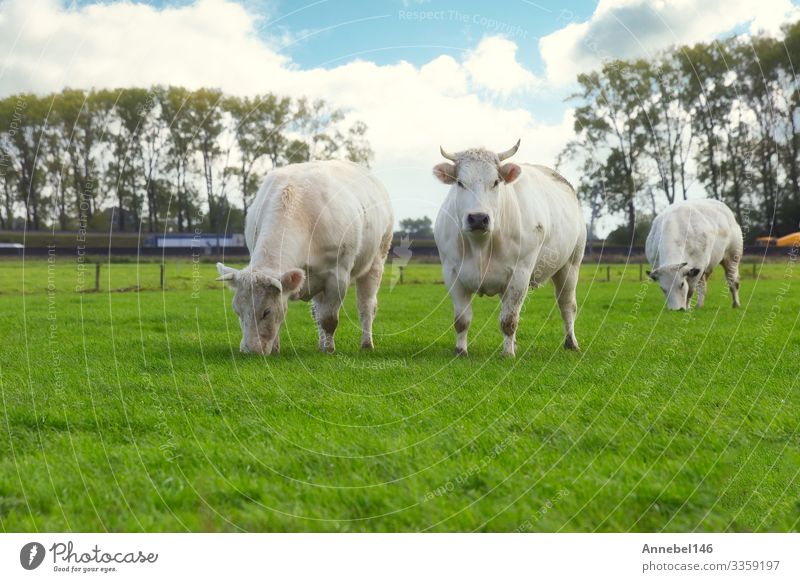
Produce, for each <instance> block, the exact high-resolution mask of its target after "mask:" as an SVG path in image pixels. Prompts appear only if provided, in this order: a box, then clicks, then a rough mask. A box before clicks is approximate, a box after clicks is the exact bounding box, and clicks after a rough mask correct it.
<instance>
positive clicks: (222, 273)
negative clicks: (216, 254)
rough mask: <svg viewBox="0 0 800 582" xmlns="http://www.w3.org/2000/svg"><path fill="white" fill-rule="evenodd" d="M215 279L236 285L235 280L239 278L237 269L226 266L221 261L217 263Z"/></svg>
mask: <svg viewBox="0 0 800 582" xmlns="http://www.w3.org/2000/svg"><path fill="white" fill-rule="evenodd" d="M217 273H219V277H217V281H227V282H228V285H230V286H231V287H233V286H235V285H236V280H237V279H238V278H239V271H238V270H236V269H234V268H233V267H226V266H225V265H223V264H222V263H217Z"/></svg>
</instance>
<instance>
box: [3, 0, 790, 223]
mask: <svg viewBox="0 0 800 582" xmlns="http://www.w3.org/2000/svg"><path fill="white" fill-rule="evenodd" d="M798 18H800V10H798V6H797V3H796V2H793V0H602V1H601V2H598V3H595V2H588V1H578V0H567V1H566V2H556V1H553V0H535V1H533V0H531V1H527V0H508V1H495V2H478V1H461V2H456V1H453V0H429V1H425V0H381V1H375V2H367V1H345V0H301V1H300V2H288V1H284V0H241V1H240V0H183V1H181V2H171V1H167V2H163V1H161V2H148V1H145V0H127V1H125V2H117V1H113V0H112V1H105V2H102V3H99V2H88V1H86V0H83V1H81V2H77V3H76V2H67V1H65V0H0V54H2V55H5V57H4V59H3V61H2V69H0V95H8V94H13V93H19V92H21V91H34V92H39V93H47V92H51V91H58V90H60V89H62V88H64V87H65V86H71V87H82V88H91V87H129V86H149V85H152V84H173V85H183V86H186V87H188V88H198V87H204V86H205V87H217V88H220V89H222V90H224V91H226V92H228V93H232V94H239V95H254V94H258V93H264V92H275V93H279V94H284V95H289V96H292V97H301V96H306V97H310V98H322V99H325V100H327V101H328V102H330V103H331V104H333V105H334V106H336V107H340V108H343V109H345V110H347V111H348V113H349V119H359V120H363V121H364V122H366V123H367V125H368V127H369V133H368V138H369V140H370V142H371V144H372V146H373V149H374V150H375V160H374V163H373V165H372V168H373V171H374V172H375V173H376V174H377V175H378V176H379V177H380V178H381V179H382V180H383V181H384V183H385V184H386V186H387V188H388V190H389V192H390V194H391V196H392V199H393V203H394V206H395V210H396V214H397V215H398V217H405V216H421V215H424V214H427V215H429V216H434V215H435V214H436V211H437V210H438V207H439V205H440V203H441V201H442V200H443V198H444V195H445V191H446V188H444V187H442V186H441V185H440V184H438V183H436V182H435V180H434V179H433V178H432V176H431V168H432V167H433V165H434V164H436V163H438V162H439V154H438V151H439V145H443V146H444V147H445V148H446V149H450V150H459V149H463V148H466V147H472V146H485V147H489V148H493V149H507V148H508V147H510V146H511V145H512V144H513V143H514V142H515V141H516V140H517V139H518V138H521V139H522V147H521V148H520V150H519V153H518V154H517V158H518V159H519V160H520V161H529V162H535V163H542V164H546V165H553V164H554V163H555V160H556V157H557V155H558V153H559V152H560V151H561V150H562V149H563V147H564V146H565V145H566V143H567V142H568V141H569V139H571V137H572V135H573V121H572V107H573V104H572V103H571V102H569V101H566V98H567V97H568V96H569V95H570V94H571V93H572V92H573V91H574V90H575V89H576V87H575V78H576V76H577V74H578V73H580V72H583V71H589V70H592V69H594V68H597V67H598V66H600V65H601V64H602V62H603V61H604V60H607V59H614V58H638V57H652V56H653V55H655V54H657V53H658V52H659V51H661V50H664V49H665V48H667V47H669V46H672V45H677V44H689V43H695V42H700V41H710V40H713V39H715V38H719V37H722V36H726V35H730V34H733V33H740V34H753V33H757V32H759V31H766V32H769V33H771V34H776V33H778V32H779V29H780V26H781V24H783V23H785V22H786V21H788V20H796V19H798ZM566 173H567V176H568V177H569V178H570V179H571V180H573V181H575V182H577V181H578V179H579V176H576V175H573V174H574V170H570V169H569V168H567V169H566ZM613 220H614V217H609V219H608V222H607V224H609V225H611V224H612V223H613Z"/></svg>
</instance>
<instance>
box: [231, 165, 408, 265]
mask: <svg viewBox="0 0 800 582" xmlns="http://www.w3.org/2000/svg"><path fill="white" fill-rule="evenodd" d="M392 222H393V216H392V210H391V203H390V201H389V195H388V193H387V192H386V190H385V188H384V187H383V186H382V185H381V184H380V182H378V181H377V180H376V179H375V178H373V177H372V176H371V175H370V174H369V172H368V171H367V170H366V169H365V168H362V167H361V166H358V165H356V164H353V163H350V162H343V161H338V160H330V161H316V162H306V163H301V164H292V165H289V166H284V167H281V168H277V169H275V170H273V171H271V172H270V173H269V175H268V176H267V178H266V179H265V181H264V183H263V184H262V186H261V188H260V189H259V192H258V194H257V196H256V199H255V201H254V202H253V205H252V207H251V210H250V212H248V215H247V221H246V225H245V239H246V241H247V245H248V248H249V249H250V252H251V254H252V255H255V254H258V253H259V252H263V251H264V249H265V248H266V247H269V246H273V247H274V246H275V245H281V244H286V243H287V241H288V242H290V243H291V244H287V245H286V246H287V248H288V247H294V248H296V249H297V250H295V251H294V252H295V254H304V255H305V256H306V257H311V258H312V259H313V260H318V261H322V262H324V261H326V260H333V261H336V260H337V259H338V258H341V257H342V255H345V256H346V258H348V260H349V259H352V261H353V263H354V265H355V267H357V268H358V267H360V265H361V263H366V262H367V261H369V260H371V258H372V256H373V255H374V249H375V248H377V247H378V246H379V244H380V242H381V241H382V239H383V238H384V237H385V233H386V232H387V231H388V232H389V233H391V228H392ZM287 237H288V238H287ZM289 250H290V249H289ZM297 258H299V257H297Z"/></svg>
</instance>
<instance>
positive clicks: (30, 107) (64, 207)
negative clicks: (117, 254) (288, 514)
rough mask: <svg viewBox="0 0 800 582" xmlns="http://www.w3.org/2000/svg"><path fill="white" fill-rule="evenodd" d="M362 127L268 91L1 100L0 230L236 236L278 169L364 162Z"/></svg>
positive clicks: (131, 91) (71, 92) (68, 94)
mask: <svg viewBox="0 0 800 582" xmlns="http://www.w3.org/2000/svg"><path fill="white" fill-rule="evenodd" d="M366 131H367V127H366V125H365V124H364V123H362V122H360V121H353V122H350V121H349V120H348V119H346V115H345V113H344V112H343V111H342V110H340V109H336V108H333V107H331V106H330V105H329V104H328V103H327V102H325V101H324V100H309V99H302V98H301V99H290V98H289V97H281V96H278V95H273V94H266V95H260V96H257V97H235V96H230V95H225V94H223V93H222V92H221V91H219V90H216V89H198V90H196V91H190V90H187V89H185V88H182V87H162V86H156V87H152V88H150V89H145V88H126V89H114V90H106V89H103V90H91V91H83V90H80V89H65V90H64V91H61V92H60V93H55V94H51V95H47V96H38V95H35V94H30V93H26V94H19V95H12V96H9V97H6V98H4V99H2V100H0V198H2V203H1V204H0V228H2V229H15V228H22V227H23V225H25V223H27V228H28V229H33V230H38V229H43V228H54V229H57V230H70V229H76V228H82V229H88V230H97V229H103V230H108V228H109V227H113V228H114V230H118V231H138V230H139V229H140V228H141V230H142V231H146V232H158V231H162V232H163V231H164V230H167V231H177V232H186V231H192V230H193V229H195V228H198V227H202V228H204V229H208V230H210V231H211V232H222V231H224V230H225V229H226V228H227V230H228V231H239V232H241V230H242V228H243V226H242V223H243V218H244V216H245V215H246V213H247V208H248V206H249V205H250V203H251V202H252V200H253V197H254V195H255V193H256V192H257V190H258V187H259V185H260V182H261V181H262V179H263V178H264V176H265V174H266V173H267V172H268V171H269V170H270V169H271V168H274V167H277V166H281V165H285V164H289V163H295V162H302V161H308V160H315V159H329V158H345V159H349V160H351V161H354V162H359V163H364V164H367V165H368V164H369V162H370V160H371V159H372V156H373V152H372V150H371V148H370V145H369V142H368V141H367V139H366ZM112 210H113V212H112ZM112 220H113V224H112V223H110V222H111V221H112Z"/></svg>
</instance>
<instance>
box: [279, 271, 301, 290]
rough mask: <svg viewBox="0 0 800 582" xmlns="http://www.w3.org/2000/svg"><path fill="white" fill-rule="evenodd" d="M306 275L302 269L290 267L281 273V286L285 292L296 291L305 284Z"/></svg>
mask: <svg viewBox="0 0 800 582" xmlns="http://www.w3.org/2000/svg"><path fill="white" fill-rule="evenodd" d="M304 278H305V275H304V274H303V271H301V270H300V269H289V270H288V271H286V272H285V273H284V274H283V275H281V287H283V291H284V292H285V293H294V292H295V291H297V290H298V289H299V288H300V285H302V284H303V279H304Z"/></svg>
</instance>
